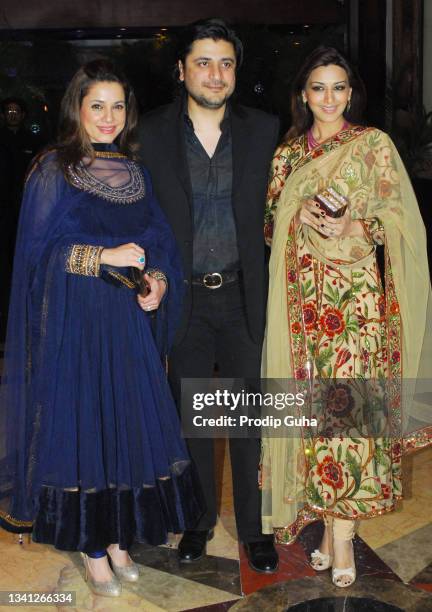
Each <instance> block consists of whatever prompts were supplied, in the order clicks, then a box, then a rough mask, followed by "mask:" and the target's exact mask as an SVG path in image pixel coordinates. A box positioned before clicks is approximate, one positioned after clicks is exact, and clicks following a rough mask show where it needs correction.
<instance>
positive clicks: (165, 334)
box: [0, 152, 200, 549]
mask: <svg viewBox="0 0 432 612" xmlns="http://www.w3.org/2000/svg"><path fill="white" fill-rule="evenodd" d="M106 162H107V160H96V164H94V165H92V173H93V179H94V180H95V185H96V187H97V188H98V189H99V186H100V185H101V184H102V185H105V186H106V185H108V187H109V186H110V182H111V181H114V183H116V182H118V185H117V186H119V185H120V187H121V185H122V181H123V179H122V172H121V171H122V167H121V165H122V164H123V165H124V166H125V167H126V166H128V164H130V162H129V161H128V160H115V161H114V162H112V161H109V160H108V162H109V163H106ZM116 164H117V165H116ZM128 167H129V166H128ZM134 171H136V168H135V170H134ZM137 176H139V175H138V174H137ZM140 176H141V177H142V179H139V180H143V181H144V183H145V196H144V197H145V205H144V204H142V205H141V208H136V209H135V213H133V210H134V209H132V208H129V209H128V212H127V214H126V213H125V214H126V216H127V215H129V217H130V216H131V215H133V214H137V215H138V216H137V219H138V218H139V215H141V211H143V214H144V221H140V223H141V226H140V227H141V229H140V230H139V231H138V230H137V231H136V232H135V231H134V230H133V227H134V225H133V223H131V228H132V229H131V230H130V235H129V236H128V237H127V239H125V237H124V235H123V234H121V235H119V234H118V233H116V229H117V228H116V222H115V220H113V219H111V221H110V219H109V218H108V220H107V221H106V227H105V226H104V228H103V229H102V230H100V231H99V228H98V232H97V235H95V232H94V231H93V230H92V228H91V224H90V225H88V224H87V225H86V223H85V222H84V221H83V219H87V218H88V216H89V206H90V207H91V206H92V205H93V204H94V201H92V200H91V197H92V194H91V192H89V191H88V190H87V191H85V190H80V189H77V188H75V187H74V186H73V184H72V185H71V184H70V183H69V182H68V181H66V180H65V179H64V177H63V174H62V172H61V171H60V169H59V167H58V164H57V158H56V154H55V152H51V153H48V154H46V155H45V156H44V157H43V158H41V159H40V160H39V161H38V162H37V163H36V164H35V166H34V167H33V168H32V171H31V173H30V175H29V177H28V180H27V184H26V189H25V194H24V200H23V205H22V211H21V218H20V224H19V231H18V238H17V246H16V256H15V264H14V275H13V287H12V295H11V302H10V315H9V321H8V332H7V340H6V350H5V366H4V371H3V376H2V387H1V390H0V522H1V523H2V524H3V526H4V527H6V528H7V529H8V530H10V531H16V532H20V533H21V532H25V531H30V530H31V529H32V526H33V522H34V520H35V513H36V512H37V509H38V504H39V501H38V500H39V498H40V493H41V488H43V487H44V485H45V482H44V480H45V476H46V474H47V473H53V472H55V469H56V466H55V465H54V466H53V465H47V457H49V456H50V454H49V453H47V452H45V451H46V449H47V448H48V447H49V444H50V442H49V441H50V439H51V438H52V435H51V431H54V430H55V428H54V425H53V421H52V417H53V409H52V407H53V405H54V404H55V402H56V401H57V403H58V385H59V384H60V385H61V380H60V382H59V376H58V368H59V367H60V365H59V364H60V362H61V359H60V356H61V354H62V351H63V350H64V346H65V343H70V342H74V335H75V332H74V333H71V332H70V313H71V308H72V306H71V279H70V278H68V274H67V272H66V271H65V261H66V258H67V257H68V253H69V249H70V246H71V245H72V244H89V245H94V246H105V247H111V246H117V245H119V244H122V243H124V242H128V241H136V242H138V243H140V244H142V246H144V247H145V248H146V252H147V257H148V265H149V266H150V267H152V268H158V269H160V270H162V271H163V272H164V273H165V274H166V276H167V278H168V291H167V294H166V296H165V297H164V300H163V303H162V306H161V307H160V309H159V311H158V313H157V315H156V317H155V319H154V335H155V339H156V342H157V347H158V349H159V355H160V357H161V358H162V359H163V357H164V355H165V354H166V352H167V351H168V348H169V345H170V342H171V341H172V338H173V335H174V332H175V327H176V324H177V321H178V318H179V315H180V308H181V300H182V292H183V279H182V271H181V265H180V260H179V255H178V250H177V248H176V245H175V241H174V238H173V235H172V232H171V229H170V228H169V226H168V224H167V222H166V220H165V218H164V216H163V213H162V212H161V210H160V208H159V206H158V204H157V202H156V201H155V199H154V197H153V193H152V188H151V181H150V178H149V176H148V173H147V172H146V171H145V170H144V169H140ZM125 185H126V186H127V185H128V183H127V182H126V183H125ZM111 186H112V185H111ZM101 189H102V192H103V188H101ZM125 189H126V187H125ZM120 191H121V189H120ZM119 206H122V204H119ZM107 210H108V212H107V215H109V214H111V213H110V210H111V209H107ZM112 211H113V214H114V213H115V214H118V212H117V211H118V208H117V209H115V208H112ZM90 218H91V215H90ZM104 223H105V220H104ZM93 229H94V228H93ZM140 231H141V234H140ZM86 281H89V282H91V283H104V282H105V281H104V280H102V279H101V278H97V279H96V278H95V279H88V278H84V279H83V281H82V291H83V298H82V301H84V300H85V293H84V292H85V291H86V287H88V285H86V284H85V283H86ZM76 283H81V279H78V280H76V282H75V286H76ZM79 287H81V284H79ZM119 291H121V289H120V290H119ZM68 313H69V314H68ZM143 316H146V315H144V314H143ZM67 321H68V323H67ZM67 325H69V327H68V331H66V328H67ZM77 325H78V324H77ZM106 329H107V334H109V333H110V326H109V321H107V327H106ZM79 332H80V330H79V329H78V327H77V329H76V334H79ZM137 342H138V340H137ZM158 377H159V378H158V380H157V381H156V383H157V384H156V386H157V387H158V389H162V391H160V393H161V398H162V399H161V401H162V400H163V402H164V403H165V404H167V405H168V404H169V403H170V402H171V398H169V397H168V395H167V390H166V389H165V387H164V381H163V380H162V377H161V375H159V374H158ZM153 394H154V393H153ZM56 398H57V399H56ZM65 402H67V397H65ZM169 411H170V408H169V406H168V408H167V411H166V416H165V417H164V418H165V419H166V421H165V423H166V427H163V428H164V429H166V430H167V432H168V433H167V434H166V435H167V440H168V442H167V444H166V446H167V447H171V448H172V454H171V455H169V456H167V464H168V465H170V466H171V470H172V471H173V475H176V474H175V470H177V475H178V476H181V474H182V472H184V471H185V470H186V467H187V466H188V465H189V458H188V456H187V453H186V450H185V447H184V443H183V442H182V441H181V440H180V434H179V428H178V425H177V424H176V422H175V421H174V420H172V419H171V416H170V412H169ZM58 452H59V453H61V449H59V451H58ZM51 457H52V454H51ZM172 480H173V482H174V480H175V479H174V478H173V479H172ZM77 485H79V483H77V482H75V481H73V479H71V478H66V475H65V477H64V480H63V481H62V474H57V475H56V486H57V487H60V488H61V489H62V490H63V491H65V490H68V489H71V488H76V487H77ZM167 486H168V485H165V486H164V490H163V491H161V492H159V494H158V500H159V501H158V504H159V502H160V500H161V499H162V505H163V508H164V510H163V512H162V511H161V509H160V504H159V505H157V504H156V505H155V504H154V498H152V503H153V506H154V513H153V515H151V513H150V514H149V515H148V520H147V524H148V523H151V522H152V521H153V522H154V517H155V516H156V513H159V514H161V513H165V515H167V516H168V515H170V516H168V518H167V519H166V521H165V523H166V525H165V527H167V528H169V527H170V525H171V527H173V526H174V528H175V529H176V530H180V531H181V530H182V529H184V528H185V527H186V526H187V524H189V523H190V524H192V523H193V520H195V518H196V516H197V514H199V511H200V508H199V503H198V502H197V500H195V497H194V493H193V491H192V480H191V479H189V480H188V484H186V485H185V490H188V496H189V498H190V499H191V500H192V502H193V503H192V504H191V506H190V508H189V510H188V509H185V507H184V506H185V504H184V498H185V496H184V495H183V498H182V499H183V501H181V500H180V498H181V497H182V495H181V494H178V493H171V494H172V495H174V497H175V496H177V497H175V498H176V500H177V501H173V502H170V501H169V499H168V498H169V495H168V494H167V492H166V488H167ZM169 486H170V487H171V489H170V490H172V491H174V489H175V487H176V486H177V485H174V484H173V483H171V484H170V485H169ZM47 491H48V490H47V489H46V488H44V495H45V494H47V495H48V494H49V491H48V492H47ZM171 494H170V495H171ZM65 495H66V494H65ZM70 495H71V494H70ZM70 495H69V496H70ZM72 497H73V495H72ZM123 498H124V495H123ZM146 498H148V499H149V491H148V490H147V491H146ZM165 498H166V499H165ZM163 500H165V501H163ZM117 501H118V500H117ZM117 501H116V503H117ZM135 502H136V504H138V502H139V494H138V493H137V495H136V496H135ZM128 503H129V502H128ZM74 504H75V501H74ZM78 505H79V504H78ZM150 505H151V504H150ZM75 506H76V504H75ZM156 506H157V507H156ZM182 506H183V510H182ZM171 515H172V516H171ZM177 516H178V517H180V518H179V520H177ZM173 517H174V518H173ZM96 520H97V517H96ZM137 522H138V523H139V520H138V521H137ZM165 527H163V528H162V527H161V528H160V529H159V530H158V533H157V534H156V535H155V536H154V540H155V542H156V540H161V541H162V540H163V531H164V529H165ZM79 529H81V527H79ZM146 530H148V527H147V526H146V527H145V529H144V528H143V533H144V532H145V533H147V531H146ZM129 531H130V534H129V535H130V537H133V529H132V528H130V529H129ZM86 535H88V534H86ZM129 535H128V537H129ZM49 537H51V536H49ZM79 537H81V536H80V535H79V534H78V535H77V538H78V539H79ZM107 537H108V536H107ZM110 537H113V536H112V534H111V536H110ZM150 539H151V538H150ZM45 541H51V540H50V539H49V538H48V540H45ZM108 541H114V540H108ZM157 543H159V541H158V542H157ZM60 544H61V542H60ZM59 547H61V546H59ZM65 547H66V548H70V549H74V548H76V547H78V544H77V540H76V541H73V542H70V543H68V545H67V546H65Z"/></svg>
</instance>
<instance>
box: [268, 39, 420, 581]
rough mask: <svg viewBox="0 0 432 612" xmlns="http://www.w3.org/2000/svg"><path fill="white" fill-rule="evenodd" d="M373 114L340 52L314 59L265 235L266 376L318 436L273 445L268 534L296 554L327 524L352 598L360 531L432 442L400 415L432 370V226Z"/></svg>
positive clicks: (390, 505)
mask: <svg viewBox="0 0 432 612" xmlns="http://www.w3.org/2000/svg"><path fill="white" fill-rule="evenodd" d="M363 101H364V96H363V85H362V83H361V81H360V80H359V79H358V77H357V76H356V74H355V73H354V71H353V70H352V68H351V67H350V66H349V64H348V63H347V61H346V60H345V58H343V56H341V55H340V54H339V52H337V51H336V50H335V49H331V48H323V47H321V48H319V49H317V50H316V51H314V52H313V53H312V54H311V55H310V56H309V57H308V58H307V60H306V62H305V63H304V65H303V66H302V68H301V70H300V72H299V74H298V76H297V77H296V79H295V81H294V86H293V95H292V111H293V127H292V128H291V130H290V131H289V133H288V136H287V138H286V140H285V142H284V143H283V144H282V145H281V146H280V147H279V148H278V149H277V151H276V153H275V157H274V160H273V165H272V173H271V180H270V186H269V196H268V205H267V211H266V225H265V232H266V239H267V242H268V244H269V245H271V260H270V288H269V305H268V321H267V330H266V338H265V343H264V355H263V376H264V377H265V378H279V379H283V378H285V379H286V378H293V379H295V382H296V385H297V387H298V388H299V389H303V390H304V391H305V392H307V391H308V390H310V391H311V393H310V398H311V399H310V402H309V403H308V404H307V405H308V410H309V414H311V415H312V416H315V417H318V421H319V428H318V429H317V430H314V431H312V430H311V429H310V428H303V429H301V430H300V431H299V432H298V436H297V437H287V438H284V439H280V438H277V439H275V438H271V437H268V438H267V437H264V439H263V460H262V489H263V528H264V531H265V532H268V533H271V532H272V531H274V532H275V533H276V537H277V539H278V541H279V542H283V543H290V542H292V541H294V539H295V537H296V536H297V534H298V533H299V531H300V530H301V528H302V527H303V526H304V525H306V524H308V523H309V522H312V521H314V520H317V519H320V518H323V519H324V523H325V532H324V537H323V540H322V542H321V545H320V547H319V549H317V550H315V551H314V553H313V554H312V560H311V563H312V566H313V567H314V568H315V569H316V570H324V569H327V568H328V567H330V566H332V565H333V570H332V571H333V574H332V575H333V582H334V583H335V584H336V585H337V586H340V587H345V586H349V585H350V584H352V583H353V582H354V580H355V563H354V552H353V547H352V538H353V536H354V525H355V520H356V519H364V518H370V517H373V516H377V515H380V514H383V513H385V512H389V511H391V510H393V509H394V504H395V500H397V499H398V498H400V497H401V495H402V486H401V455H402V452H403V449H404V447H420V446H424V445H425V444H427V443H429V442H430V441H431V439H432V438H431V431H430V429H429V430H422V431H419V432H417V433H416V434H415V435H414V434H413V435H412V436H410V438H409V439H403V435H402V430H401V426H402V421H401V412H400V408H401V394H400V393H401V377H402V372H403V375H404V377H405V376H406V377H408V378H413V379H414V378H415V377H416V376H417V374H418V371H419V367H420V366H421V365H422V364H424V362H425V360H424V359H422V358H421V355H420V350H421V347H422V346H423V347H425V346H426V344H427V343H426V342H424V340H425V334H426V333H427V321H426V319H427V308H428V300H430V281H429V275H428V269H427V256H426V240H425V231H424V226H423V223H422V220H421V216H420V213H419V210H418V206H417V202H416V200H415V197H414V194H413V192H412V188H411V185H410V182H409V179H408V177H407V175H406V172H405V170H404V167H403V164H402V162H401V160H400V158H399V156H398V154H397V151H396V150H395V148H394V145H393V143H392V142H391V140H390V138H389V137H388V136H387V135H386V134H384V133H383V132H381V131H379V130H377V129H375V128H370V127H364V126H361V125H358V124H357V123H356V121H355V118H356V117H358V116H360V111H361V107H362V104H363ZM329 188H330V193H333V195H334V196H336V199H337V200H339V201H340V202H342V203H343V202H345V203H346V202H348V206H347V209H346V211H345V213H344V214H343V215H342V216H340V217H337V218H335V217H332V216H330V214H327V213H326V211H325V210H323V208H322V207H320V205H319V203H317V201H316V200H314V197H315V196H316V195H317V194H321V193H323V192H325V190H326V189H329ZM327 194H328V192H327ZM377 245H384V252H385V275H384V278H383V279H381V276H380V271H379V268H378V265H377V260H376V246H377ZM430 304H431V302H430V301H429V306H430ZM428 342H429V340H428ZM402 364H403V370H402Z"/></svg>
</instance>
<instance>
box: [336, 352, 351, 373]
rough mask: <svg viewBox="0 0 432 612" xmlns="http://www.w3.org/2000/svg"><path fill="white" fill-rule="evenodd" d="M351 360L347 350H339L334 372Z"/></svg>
mask: <svg viewBox="0 0 432 612" xmlns="http://www.w3.org/2000/svg"><path fill="white" fill-rule="evenodd" d="M350 359H351V353H350V351H349V350H348V349H346V348H345V349H340V350H339V351H338V354H337V357H336V363H335V368H336V370H338V369H339V368H341V367H342V366H343V365H345V364H346V362H347V361H349V360H350Z"/></svg>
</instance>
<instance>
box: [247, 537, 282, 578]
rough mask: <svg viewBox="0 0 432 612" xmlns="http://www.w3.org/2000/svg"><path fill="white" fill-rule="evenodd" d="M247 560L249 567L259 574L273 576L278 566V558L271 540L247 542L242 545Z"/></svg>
mask: <svg viewBox="0 0 432 612" xmlns="http://www.w3.org/2000/svg"><path fill="white" fill-rule="evenodd" d="M244 547H245V550H246V554H247V556H248V559H249V567H251V568H252V569H253V570H254V571H255V572H259V573H260V574H274V573H275V572H276V571H277V569H278V565H279V557H278V554H277V552H276V549H275V547H274V544H273V542H272V541H271V540H261V541H259V542H249V543H246V544H245V545H244Z"/></svg>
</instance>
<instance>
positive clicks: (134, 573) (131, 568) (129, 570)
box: [107, 549, 139, 582]
mask: <svg viewBox="0 0 432 612" xmlns="http://www.w3.org/2000/svg"><path fill="white" fill-rule="evenodd" d="M107 553H108V557H109V561H110V564H111V568H112V571H113V572H114V574H115V575H116V576H117V578H119V580H123V581H124V582H136V581H137V580H138V579H139V568H138V565H137V564H136V563H134V562H133V561H132V559H131V563H130V565H124V566H120V565H116V564H115V563H114V561H113V560H112V557H111V555H110V553H109V550H108V549H107ZM129 558H130V557H129Z"/></svg>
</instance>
